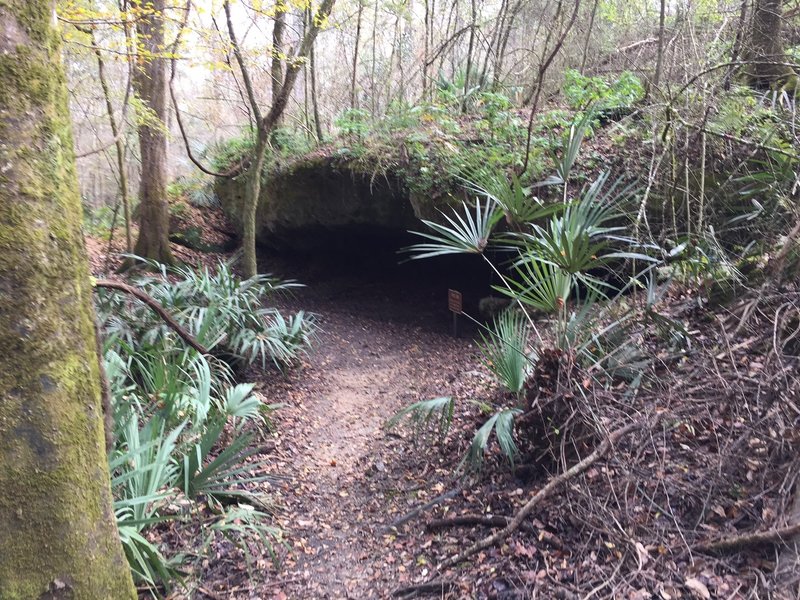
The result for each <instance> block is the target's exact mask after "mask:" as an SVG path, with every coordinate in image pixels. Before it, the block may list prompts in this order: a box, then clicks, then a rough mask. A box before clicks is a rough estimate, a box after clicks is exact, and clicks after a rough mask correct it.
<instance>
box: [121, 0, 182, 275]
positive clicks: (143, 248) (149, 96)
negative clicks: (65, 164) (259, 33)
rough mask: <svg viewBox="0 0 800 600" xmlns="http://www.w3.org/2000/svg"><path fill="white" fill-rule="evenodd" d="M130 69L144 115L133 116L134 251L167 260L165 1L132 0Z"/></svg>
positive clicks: (171, 259) (168, 252)
mask: <svg viewBox="0 0 800 600" xmlns="http://www.w3.org/2000/svg"><path fill="white" fill-rule="evenodd" d="M131 6H132V7H133V9H134V11H135V13H136V17H137V19H136V46H137V48H136V68H135V69H134V72H133V85H134V89H135V91H136V95H137V96H138V97H139V99H140V100H141V101H142V104H143V106H144V108H145V112H146V113H147V114H142V115H139V127H138V130H139V151H140V153H141V160H142V174H141V178H140V180H139V237H138V238H137V240H136V246H135V248H134V253H135V254H136V255H138V256H142V257H144V258H151V259H153V260H157V261H159V262H162V263H165V264H173V263H174V262H175V261H174V259H173V257H172V251H171V250H170V247H169V203H168V201H167V126H166V122H167V64H166V60H165V59H164V58H163V54H164V52H165V51H166V46H165V43H164V10H165V8H166V5H165V0H147V1H146V2H145V1H142V0H134V1H133V2H132V3H131Z"/></svg>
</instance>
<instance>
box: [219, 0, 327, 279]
mask: <svg viewBox="0 0 800 600" xmlns="http://www.w3.org/2000/svg"><path fill="white" fill-rule="evenodd" d="M277 1H278V2H281V0H277ZM335 1H336V0H323V2H322V4H321V5H320V7H319V9H318V10H317V13H316V14H315V15H314V16H313V18H312V19H311V23H310V27H309V29H308V31H307V32H306V34H305V36H304V37H303V39H302V41H301V43H300V47H299V48H298V49H297V52H295V54H294V55H293V56H292V57H291V58H290V60H289V61H288V65H287V67H286V74H285V75H284V77H283V81H282V82H281V85H280V91H279V92H278V95H277V96H275V97H273V98H272V105H271V106H270V109H269V112H267V114H266V116H263V117H262V113H261V109H260V107H259V104H258V99H257V98H256V94H255V88H254V86H253V82H252V79H251V78H250V71H249V69H248V68H247V64H246V63H245V60H244V55H243V54H242V50H241V47H240V46H239V42H238V40H237V38H236V33H235V31H234V27H233V19H232V17H231V7H230V1H229V0H225V1H224V2H223V5H222V6H223V8H224V10H225V17H226V21H227V26H228V35H229V38H230V42H231V46H232V48H233V54H234V57H235V58H236V62H237V64H238V65H239V70H240V71H241V74H242V80H243V81H244V86H245V91H246V92H247V99H248V102H249V104H250V110H251V111H252V114H253V117H254V118H255V122H256V147H255V151H254V155H253V160H252V162H251V164H250V166H249V167H248V169H247V172H246V174H245V176H246V178H247V182H248V184H247V186H246V188H245V197H244V208H243V211H242V213H243V214H242V272H243V275H244V277H246V278H250V277H254V276H255V275H256V274H257V273H258V263H257V257H256V215H257V212H258V202H259V198H260V195H261V175H262V171H263V169H264V164H265V161H266V151H267V147H268V141H269V137H270V135H271V134H272V132H273V131H274V129H275V127H276V126H277V124H278V122H279V120H280V118H281V116H282V115H283V113H284V111H285V110H286V105H287V104H288V102H289V95H290V94H291V93H292V90H293V89H294V84H295V82H296V81H297V77H298V75H299V74H300V71H301V69H302V68H303V64H304V62H305V61H303V60H301V59H303V58H305V57H307V56H308V55H309V54H310V52H311V49H312V48H313V46H314V40H316V38H317V35H318V34H319V32H320V29H321V28H322V26H323V25H324V24H325V23H326V22H327V19H328V16H329V15H330V13H331V10H333V5H334V3H335Z"/></svg>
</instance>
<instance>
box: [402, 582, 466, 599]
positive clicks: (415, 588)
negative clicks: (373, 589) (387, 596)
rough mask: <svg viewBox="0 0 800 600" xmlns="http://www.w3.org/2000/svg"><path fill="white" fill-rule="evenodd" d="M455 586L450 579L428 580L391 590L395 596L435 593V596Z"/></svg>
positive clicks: (404, 596) (408, 596)
mask: <svg viewBox="0 0 800 600" xmlns="http://www.w3.org/2000/svg"><path fill="white" fill-rule="evenodd" d="M454 587H455V584H454V583H453V582H452V581H430V582H428V583H418V584H415V585H409V586H407V587H403V588H398V589H396V590H395V591H393V592H392V596H394V597H395V598H403V599H408V598H416V597H417V596H423V595H429V594H436V595H437V596H439V595H441V594H444V593H446V592H449V591H450V590H452V589H453V588H454Z"/></svg>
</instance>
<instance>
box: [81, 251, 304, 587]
mask: <svg viewBox="0 0 800 600" xmlns="http://www.w3.org/2000/svg"><path fill="white" fill-rule="evenodd" d="M145 265H146V266H148V267H150V268H151V269H153V270H154V271H155V274H142V275H139V276H137V277H135V278H134V280H133V282H132V283H133V285H134V286H136V289H138V290H140V291H141V292H143V293H144V294H146V295H147V296H149V298H151V299H152V301H154V302H157V303H158V304H159V305H160V306H161V307H163V309H164V310H166V311H167V312H168V314H169V315H170V316H171V317H172V318H173V319H174V322H176V323H177V324H178V326H179V327H181V328H183V330H184V331H185V332H188V333H189V335H190V336H191V337H192V338H193V339H194V340H195V341H196V342H197V343H199V344H201V345H202V346H203V348H204V349H206V350H207V353H205V354H204V353H201V352H199V351H198V350H197V349H195V348H193V347H190V346H188V345H187V344H186V342H185V341H184V340H183V339H182V338H181V337H179V335H178V334H177V333H176V330H175V328H174V327H173V326H171V325H169V324H168V323H166V322H165V321H164V320H163V319H162V318H161V317H160V316H159V315H157V314H156V313H154V312H153V310H152V308H151V307H150V306H148V305H146V304H144V303H143V302H141V301H140V300H138V299H136V298H134V297H130V296H129V295H127V294H124V293H120V291H119V290H117V289H104V288H102V287H100V288H98V291H97V310H98V318H99V320H100V326H101V331H102V335H103V354H104V359H105V360H104V362H105V366H106V373H107V377H108V384H109V389H110V396H111V411H112V413H113V431H112V435H113V438H112V441H113V447H112V448H111V451H110V453H109V470H110V472H111V481H112V491H113V494H114V510H115V514H116V517H117V523H118V525H119V530H120V537H121V539H122V542H123V546H124V549H125V553H126V555H127V557H128V560H129V562H130V565H131V569H132V571H133V573H134V579H135V581H136V582H137V583H139V584H141V585H144V586H146V587H147V588H148V589H150V590H151V591H152V592H153V593H154V594H156V593H157V591H158V590H159V589H165V588H166V590H169V589H170V587H172V586H173V585H175V584H176V583H182V581H183V574H185V573H187V572H191V570H192V567H193V565H194V564H195V563H197V562H198V561H202V560H204V558H205V556H206V553H207V552H208V551H209V549H210V548H212V544H213V543H214V542H215V540H218V539H220V538H223V537H224V538H226V539H228V540H229V541H230V542H232V543H233V544H234V545H235V546H236V547H238V548H239V549H240V550H241V552H242V553H243V555H244V556H245V558H246V559H247V561H248V564H249V563H251V562H254V560H255V558H254V557H260V556H262V555H263V554H265V553H266V554H268V555H272V556H276V554H275V546H276V545H280V544H282V543H283V539H282V532H281V531H280V529H279V528H277V527H275V526H273V525H272V516H271V511H272V506H271V501H270V498H269V496H268V495H265V493H264V492H263V490H262V489H261V488H256V486H255V485H254V484H257V483H260V482H264V481H270V480H273V481H274V480H275V479H276V478H280V477H281V475H282V474H281V473H275V472H272V471H271V470H270V466H269V461H268V459H266V458H265V457H263V456H261V449H260V440H261V439H262V438H263V436H264V435H265V433H267V432H269V430H270V428H271V427H272V425H271V420H270V415H271V413H272V412H273V411H275V410H277V409H278V408H280V406H278V405H274V404H265V403H264V401H263V400H262V398H261V396H260V395H259V393H258V392H257V391H255V389H254V384H252V383H240V382H238V376H239V375H241V374H242V373H245V372H246V370H247V368H248V367H250V366H257V367H259V368H260V369H267V368H275V369H288V368H291V366H292V365H293V364H294V363H295V361H297V360H298V358H299V357H300V355H301V354H302V353H304V352H306V351H307V350H309V348H310V347H311V344H312V342H313V339H314V336H315V329H316V325H315V321H314V318H313V316H312V315H308V314H305V313H303V312H299V313H296V314H294V315H283V314H281V313H280V312H279V311H278V310H276V309H274V308H269V307H268V306H265V303H267V302H269V301H270V299H273V300H274V298H275V296H276V295H277V294H285V293H289V292H291V290H292V288H294V287H296V286H297V285H298V284H296V283H294V282H289V281H280V280H278V279H276V278H274V277H271V276H269V275H259V276H257V277H254V278H251V279H248V280H244V281H243V280H241V279H240V278H239V277H238V276H237V275H235V274H234V272H233V270H232V269H231V266H230V264H228V263H222V262H221V263H219V264H217V265H216V267H215V268H214V269H213V270H212V269H209V268H207V267H206V268H204V269H200V270H196V269H192V268H189V267H185V266H181V267H166V266H164V265H159V264H157V263H153V262H149V261H145ZM172 522H177V523H180V524H182V525H181V526H182V527H189V528H192V529H194V530H195V535H196V537H197V539H198V543H197V544H196V547H195V548H193V549H192V550H193V554H189V555H185V554H177V555H170V556H164V555H163V554H162V551H161V549H160V547H159V544H158V543H157V542H155V541H153V538H152V537H148V532H151V531H153V530H154V528H156V527H157V526H159V525H163V524H166V523H172Z"/></svg>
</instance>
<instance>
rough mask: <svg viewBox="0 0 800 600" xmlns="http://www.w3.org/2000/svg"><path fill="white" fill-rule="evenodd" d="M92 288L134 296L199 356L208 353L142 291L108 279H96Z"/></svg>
mask: <svg viewBox="0 0 800 600" xmlns="http://www.w3.org/2000/svg"><path fill="white" fill-rule="evenodd" d="M94 287H102V288H108V289H111V290H119V291H121V292H125V293H126V294H130V295H131V296H134V297H135V298H137V299H138V300H141V301H142V302H144V303H145V304H146V305H147V306H149V307H150V308H151V309H152V310H153V312H155V313H156V314H157V315H158V316H159V317H161V319H162V320H163V321H164V322H165V323H166V324H167V325H168V326H169V328H170V329H172V330H173V331H174V332H175V333H177V334H178V335H179V336H180V337H181V338H182V339H183V341H184V342H186V343H187V344H189V345H190V346H191V347H192V348H194V349H195V350H197V351H198V352H199V353H200V354H209V351H208V350H207V349H206V348H205V347H204V346H203V345H202V344H200V342H198V341H197V340H196V339H194V337H193V336H192V334H191V333H189V332H188V331H186V329H184V328H183V326H181V324H180V323H178V322H177V321H176V320H175V319H173V318H172V315H170V314H169V313H168V312H167V311H166V310H165V309H164V307H163V306H161V305H160V304H159V303H158V302H157V301H156V300H154V299H153V298H151V297H150V296H148V295H147V294H145V293H144V292H143V291H142V290H140V289H137V288H135V287H133V286H131V285H128V284H126V283H121V282H119V281H111V280H110V279H97V280H95V282H94Z"/></svg>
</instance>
